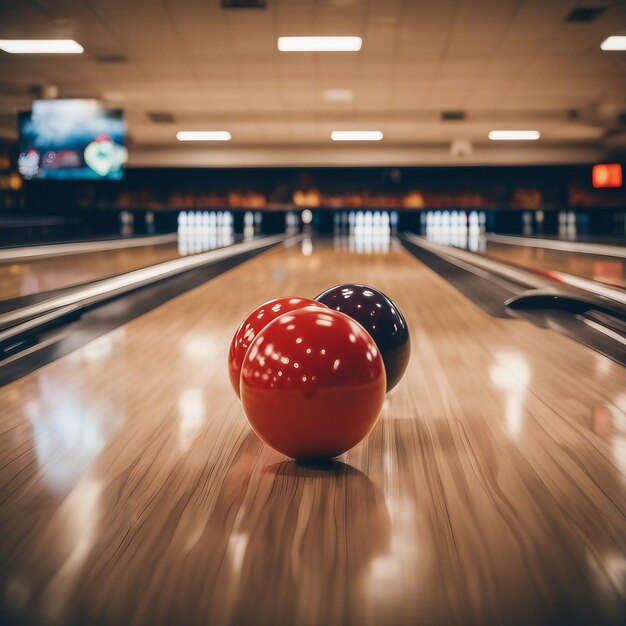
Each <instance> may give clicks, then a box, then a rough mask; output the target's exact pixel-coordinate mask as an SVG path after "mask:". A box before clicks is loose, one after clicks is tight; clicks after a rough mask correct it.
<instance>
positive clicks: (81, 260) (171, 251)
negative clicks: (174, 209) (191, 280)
mask: <svg viewBox="0 0 626 626" xmlns="http://www.w3.org/2000/svg"><path fill="white" fill-rule="evenodd" d="M178 256H179V252H178V246H177V244H175V243H167V244H160V245H147V246H141V247H137V248H120V249H114V250H103V251H98V252H86V253H84V254H70V255H60V256H56V257H52V258H46V259H39V260H33V261H20V262H18V263H6V264H0V299H2V300H5V299H8V298H15V297H17V296H27V295H31V294H34V293H40V292H42V291H48V290H51V289H61V288H63V287H69V286H70V285H76V284H78V283H82V282H86V281H89V280H96V279H98V278H106V277H107V276H112V275H114V274H121V273H122V272H129V271H131V270H135V269H139V268H142V267H147V266H148V265H153V264H154V263H161V262H162V261H169V260H170V259H175V258H177V257H178Z"/></svg>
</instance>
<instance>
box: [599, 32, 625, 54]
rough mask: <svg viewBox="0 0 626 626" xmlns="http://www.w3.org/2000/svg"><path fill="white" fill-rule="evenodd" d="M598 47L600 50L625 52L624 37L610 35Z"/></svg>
mask: <svg viewBox="0 0 626 626" xmlns="http://www.w3.org/2000/svg"><path fill="white" fill-rule="evenodd" d="M600 47H601V48H602V50H611V51H615V50H626V35H611V37H607V38H606V39H605V40H604V41H603V42H602V43H601V44H600Z"/></svg>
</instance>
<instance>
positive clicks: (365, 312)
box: [315, 284, 411, 391]
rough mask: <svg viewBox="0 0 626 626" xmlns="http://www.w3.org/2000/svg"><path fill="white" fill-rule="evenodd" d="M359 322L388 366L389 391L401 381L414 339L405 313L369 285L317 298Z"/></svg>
mask: <svg viewBox="0 0 626 626" xmlns="http://www.w3.org/2000/svg"><path fill="white" fill-rule="evenodd" d="M315 299H316V300H317V301H318V302H321V303H322V304H325V305H326V306H327V307H329V308H330V309H334V310H335V311H341V312H342V313H345V314H346V315H349V316H350V317H351V318H352V319H354V320H356V321H357V322H358V323H359V324H361V326H363V328H365V330H366V331H367V332H368V333H369V334H370V335H371V336H372V338H373V339H374V341H375V342H376V345H377V346H378V349H379V350H380V354H381V356H382V357H383V361H384V363H385V370H386V372H387V391H391V390H392V389H393V388H394V387H395V386H396V385H397V384H398V383H399V382H400V379H401V378H402V375H403V374H404V372H405V370H406V368H407V365H408V364H409V357H410V356H411V337H410V335H409V327H408V326H407V324H406V321H405V319H404V316H403V315H402V312H401V311H400V309H399V308H398V306H397V305H396V304H395V303H394V302H393V300H391V298H389V297H387V296H386V295H385V294H384V293H383V292H382V291H378V289H374V288H373V287H368V286H367V285H357V284H346V285H337V286H336V287H331V288H330V289H327V290H326V291H324V292H323V293H320V294H319V295H318V296H316V297H315Z"/></svg>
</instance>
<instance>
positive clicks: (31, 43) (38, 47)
mask: <svg viewBox="0 0 626 626" xmlns="http://www.w3.org/2000/svg"><path fill="white" fill-rule="evenodd" d="M0 50H4V51H5V52H9V53H11V54H81V53H82V52H84V48H83V47H82V46H81V45H80V44H79V43H78V42H76V41H74V40H73V39H0Z"/></svg>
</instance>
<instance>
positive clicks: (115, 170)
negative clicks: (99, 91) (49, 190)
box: [18, 100, 127, 180]
mask: <svg viewBox="0 0 626 626" xmlns="http://www.w3.org/2000/svg"><path fill="white" fill-rule="evenodd" d="M19 128H20V140H19V150H20V154H19V157H18V169H19V171H20V174H21V175H22V176H23V177H24V178H25V179H33V178H36V179H47V180H52V179H55V180H71V179H82V180H88V179H89V180H93V179H114V180H115V179H120V178H122V174H123V165H124V163H125V162H126V159H127V151H126V148H125V147H124V135H125V124H124V119H123V116H122V112H121V111H119V110H113V109H107V108H105V107H103V106H102V105H101V104H100V103H99V102H98V101H97V100H36V101H35V102H34V103H33V109H32V111H29V112H27V113H21V114H20V116H19Z"/></svg>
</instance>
